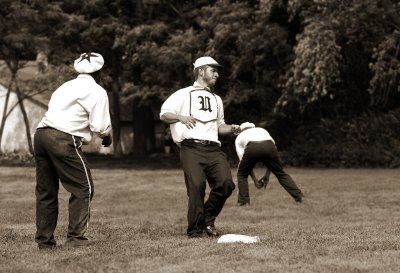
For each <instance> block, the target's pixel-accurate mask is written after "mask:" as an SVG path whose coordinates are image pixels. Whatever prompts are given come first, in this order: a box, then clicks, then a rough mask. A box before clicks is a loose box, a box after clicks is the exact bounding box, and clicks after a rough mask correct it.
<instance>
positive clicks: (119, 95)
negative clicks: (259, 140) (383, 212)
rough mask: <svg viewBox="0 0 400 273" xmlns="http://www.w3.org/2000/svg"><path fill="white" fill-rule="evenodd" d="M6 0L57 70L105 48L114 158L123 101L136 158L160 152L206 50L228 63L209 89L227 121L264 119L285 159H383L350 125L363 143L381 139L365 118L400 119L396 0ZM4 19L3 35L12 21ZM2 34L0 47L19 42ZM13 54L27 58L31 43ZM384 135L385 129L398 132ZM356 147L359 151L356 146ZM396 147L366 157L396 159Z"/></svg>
mask: <svg viewBox="0 0 400 273" xmlns="http://www.w3.org/2000/svg"><path fill="white" fill-rule="evenodd" d="M5 3H6V4H7V5H3V4H2V5H1V7H0V12H2V14H9V8H10V7H11V6H13V5H20V10H21V13H22V12H24V13H25V14H30V12H32V14H31V15H29V16H28V17H29V20H34V19H35V18H36V19H35V20H36V21H35V23H34V24H32V22H31V23H26V24H24V25H23V24H22V23H21V24H19V25H18V24H17V25H15V26H14V28H15V29H16V30H18V31H16V33H19V35H17V36H16V37H20V36H21V37H20V38H18V39H22V40H23V39H28V40H29V39H31V40H32V39H33V38H32V37H34V39H36V40H40V41H41V43H42V44H43V43H44V44H46V48H47V52H48V54H49V60H50V62H51V63H52V64H53V65H56V66H57V67H58V68H60V67H63V66H64V65H70V64H71V60H73V59H74V58H75V57H76V55H77V52H83V51H87V50H91V51H97V52H99V53H101V54H103V56H104V57H105V59H106V63H107V64H108V65H107V66H106V69H105V71H104V72H105V74H106V77H105V78H104V81H103V84H104V85H105V86H106V89H107V90H109V91H110V98H111V101H112V104H113V105H112V109H113V112H112V118H113V124H114V136H115V140H116V141H115V146H114V148H115V151H116V154H117V155H118V154H120V147H119V145H120V144H119V122H120V118H121V110H123V111H124V112H126V111H125V110H126V109H128V111H131V112H132V114H131V115H132V116H133V124H132V126H133V128H134V135H135V138H134V141H135V143H134V146H135V155H138V156H139V155H141V156H145V155H147V154H149V153H151V152H153V151H155V145H154V143H155V137H154V128H155V124H156V123H157V122H158V121H157V120H158V111H159V107H160V105H161V103H162V101H163V100H164V99H165V98H166V96H168V95H169V94H171V93H172V92H173V91H175V90H177V89H179V88H182V87H184V86H187V85H189V84H190V83H191V82H192V81H193V79H192V75H191V71H192V62H193V61H194V60H195V59H196V58H197V57H199V56H202V55H205V54H207V55H212V56H213V57H215V58H216V59H217V60H218V61H219V62H220V63H222V64H223V65H224V69H223V70H222V75H221V77H220V81H219V83H218V86H217V88H216V90H217V92H218V93H219V94H220V95H221V96H222V97H223V99H224V101H225V112H226V113H225V115H226V119H227V122H237V123H239V122H243V121H247V120H250V121H253V122H255V123H258V124H261V125H262V126H264V127H266V128H267V129H269V130H270V131H271V133H272V134H273V136H274V137H275V138H276V139H277V142H278V145H279V146H280V148H281V149H282V150H284V151H286V152H287V155H290V156H287V157H285V158H286V160H287V161H288V162H289V163H292V164H314V163H313V162H315V161H321V160H322V159H321V158H320V157H319V153H320V151H323V150H324V149H325V147H327V146H329V147H335V149H334V151H335V152H336V153H337V155H335V156H332V158H341V157H345V156H343V155H345V154H348V155H354V156H355V157H356V158H357V157H360V160H359V161H360V162H362V159H361V158H364V157H367V156H372V157H376V158H381V157H380V154H381V152H380V150H381V149H379V150H377V151H376V152H375V153H376V154H375V153H374V154H373V155H371V154H370V155H366V154H362V153H361V152H359V151H361V150H362V149H363V147H366V146H365V145H366V143H365V141H364V140H363V139H362V138H360V136H358V135H355V134H353V133H352V132H353V131H352V130H353V129H350V128H353V127H354V126H356V127H357V129H358V130H359V131H360V135H363V136H365V135H366V136H367V138H369V141H370V143H371V142H373V143H385V142H386V143H387V141H385V140H383V139H379V136H378V135H375V136H372V135H370V134H369V129H370V128H369V127H368V126H367V125H369V121H370V119H371V117H374V118H376V119H377V120H379V122H377V123H376V126H377V128H378V124H392V121H393V120H398V119H399V118H400V116H399V114H400V110H399V106H400V100H399V94H400V92H399V91H400V90H399V80H400V78H399V73H400V63H399V59H400V57H399V54H400V53H399V51H400V50H399V46H400V39H399V37H400V34H399V33H400V30H399V28H400V16H399V14H400V13H399V12H400V4H399V3H397V1H394V0H363V1H361V0H248V1H234V0H215V1H191V0H178V1H169V0H147V1H146V0H142V1H133V0H132V1H130V0H119V1H107V0H89V1H68V2H66V1H64V2H56V1H45V0H41V1H12V2H11V1H5ZM11 3H15V4H13V5H11ZM35 12H36V13H35ZM34 14H44V15H45V16H42V17H40V18H39V17H38V16H34ZM14 16H16V15H14ZM2 18H3V17H2ZM39 19H40V20H39ZM8 20H11V21H16V22H20V21H21V22H22V21H23V20H22V17H13V18H9V19H8ZM2 22H3V21H2ZM24 22H25V21H24ZM6 23H7V24H8V27H2V28H0V30H1V31H2V33H5V31H6V30H7V31H9V29H10V28H9V24H10V23H9V22H8V21H4V23H3V25H5V24H6ZM14 24H16V23H14ZM48 26H51V27H48ZM22 30H23V31H22ZM8 33H10V31H9V32H8ZM4 37H7V36H4V35H3V37H2V38H1V39H2V41H4V42H3V44H4V45H7V43H5V42H6V41H8V45H13V46H14V47H15V45H18V44H21V43H20V42H19V43H16V42H17V41H16V40H10V38H4ZM9 37H10V36H9ZM7 39H8V40H7ZM14 44H15V45H14ZM3 48H4V46H3ZM19 51H23V52H24V54H25V58H29V57H30V56H33V54H34V52H35V51H34V50H32V49H25V48H23V47H20V48H19ZM29 54H30V55H29ZM6 55H7V54H5V53H3V54H2V58H3V59H4V58H6V57H7V56H6ZM363 122H364V123H363ZM374 124H375V123H374ZM337 131H341V132H342V133H341V134H336V133H337ZM391 132H392V131H391V130H388V131H387V133H385V134H386V138H391V137H393V138H395V137H396V136H395V134H394V133H391ZM333 135H335V137H333V138H330V136H333ZM372 138H374V139H372ZM326 140H329V141H330V142H326ZM230 141H231V140H229V139H228V140H227V141H226V142H227V143H228V145H229V142H230ZM363 141H364V142H363ZM299 143H301V145H299ZM341 143H347V144H346V145H345V146H343V145H340V144H341ZM363 143H364V144H363ZM356 144H357V145H361V146H360V147H359V149H358V150H359V151H354V149H352V147H354V146H355V145H356ZM362 145H364V146H362ZM387 145H388V144H387ZM390 145H397V142H395V143H393V142H391V144H390ZM300 146H301V148H300ZM377 146H379V145H377ZM388 150H390V149H388ZM331 153H332V151H331ZM396 153H397V150H392V154H391V156H389V157H388V159H385V160H383V161H382V159H379V160H376V161H375V163H371V164H380V163H379V162H381V164H383V165H390V164H392V165H393V162H395V161H396V158H397V159H398V156H397V157H396V155H395V154H396ZM325 154H327V153H325ZM397 154H399V153H397ZM294 155H296V156H294ZM326 156H327V157H329V154H327V155H326ZM305 157H307V158H308V159H307V160H305V159H304V158H305ZM312 158H319V159H318V160H317V159H315V160H314V159H312ZM335 160H336V161H338V160H339V159H335ZM341 160H342V159H340V160H339V162H342V161H341ZM322 161H323V160H322ZM307 162H308V163H307ZM349 162H350V161H349ZM340 164H342V165H346V164H347V163H346V162H344V163H343V162H342V163H339V165H340ZM351 164H354V163H349V164H347V165H351ZM362 164H363V163H362Z"/></svg>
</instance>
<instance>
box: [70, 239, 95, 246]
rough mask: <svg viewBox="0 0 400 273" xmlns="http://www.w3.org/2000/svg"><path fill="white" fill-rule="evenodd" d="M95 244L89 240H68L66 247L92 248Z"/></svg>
mask: <svg viewBox="0 0 400 273" xmlns="http://www.w3.org/2000/svg"><path fill="white" fill-rule="evenodd" d="M93 244H94V243H93V242H92V241H89V240H87V239H68V240H67V241H66V242H65V244H64V246H65V247H66V248H79V247H87V246H91V245H93Z"/></svg>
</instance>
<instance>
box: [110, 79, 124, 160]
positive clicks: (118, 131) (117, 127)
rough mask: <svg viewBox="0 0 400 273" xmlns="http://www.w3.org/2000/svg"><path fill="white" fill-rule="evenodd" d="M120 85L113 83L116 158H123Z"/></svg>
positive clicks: (113, 126)
mask: <svg viewBox="0 0 400 273" xmlns="http://www.w3.org/2000/svg"><path fill="white" fill-rule="evenodd" d="M119 89H120V88H119V84H118V82H116V81H115V82H113V84H112V97H113V116H112V117H113V120H112V128H113V148H114V156H116V157H120V156H122V146H121V109H120V98H119Z"/></svg>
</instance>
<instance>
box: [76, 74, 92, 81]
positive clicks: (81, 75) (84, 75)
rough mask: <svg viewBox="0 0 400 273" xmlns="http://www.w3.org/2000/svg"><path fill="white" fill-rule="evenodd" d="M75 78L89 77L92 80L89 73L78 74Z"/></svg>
mask: <svg viewBox="0 0 400 273" xmlns="http://www.w3.org/2000/svg"><path fill="white" fill-rule="evenodd" d="M76 78H77V79H78V78H79V79H91V80H93V81H94V79H93V77H92V76H91V75H89V74H79V75H78V77H76Z"/></svg>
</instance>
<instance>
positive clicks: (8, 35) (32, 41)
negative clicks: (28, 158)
mask: <svg viewBox="0 0 400 273" xmlns="http://www.w3.org/2000/svg"><path fill="white" fill-rule="evenodd" d="M44 9H45V1H9V0H4V1H2V4H1V6H0V15H1V16H0V23H1V24H0V59H3V60H4V61H5V63H6V65H7V68H8V70H9V72H10V81H9V84H8V94H7V97H6V100H5V105H4V108H3V118H2V121H1V126H0V143H1V138H2V134H3V130H4V125H5V122H6V118H7V116H8V113H9V105H8V102H9V100H8V98H9V94H10V92H11V91H14V92H15V93H16V95H17V98H18V105H19V107H20V110H21V113H22V116H23V119H24V123H25V129H26V135H27V139H28V147H29V151H30V153H32V154H33V146H32V139H31V134H30V125H29V117H28V116H27V112H26V109H25V104H24V99H25V98H26V97H28V96H29V94H26V93H24V92H22V91H21V88H20V86H19V82H18V81H19V79H18V75H17V74H18V71H19V69H20V68H22V67H23V66H24V64H25V60H29V59H34V58H35V56H36V53H37V52H39V51H40V50H43V48H46V45H47V43H48V37H47V36H46V35H45V34H44V32H43V30H44V29H46V25H45V23H44V20H43V18H45V16H42V14H40V13H39V11H40V10H44ZM50 10H51V9H50ZM12 108H13V107H11V109H12Z"/></svg>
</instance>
